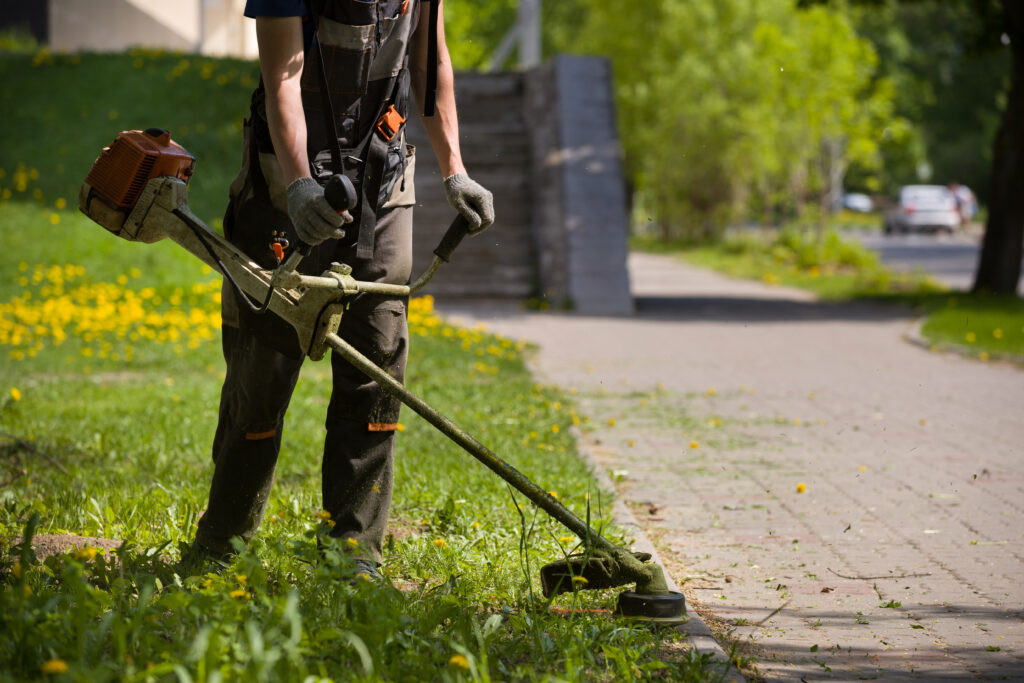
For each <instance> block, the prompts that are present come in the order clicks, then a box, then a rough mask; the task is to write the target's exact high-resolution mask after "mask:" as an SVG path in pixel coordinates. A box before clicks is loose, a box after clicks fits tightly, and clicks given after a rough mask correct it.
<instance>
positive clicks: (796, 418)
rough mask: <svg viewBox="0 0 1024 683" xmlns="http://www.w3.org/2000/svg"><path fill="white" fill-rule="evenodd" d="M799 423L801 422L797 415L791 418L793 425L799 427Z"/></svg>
mask: <svg viewBox="0 0 1024 683" xmlns="http://www.w3.org/2000/svg"><path fill="white" fill-rule="evenodd" d="M800 423H801V420H800V418H799V417H794V418H793V425H794V426H796V427H799V426H800Z"/></svg>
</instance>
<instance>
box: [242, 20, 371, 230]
mask: <svg viewBox="0 0 1024 683" xmlns="http://www.w3.org/2000/svg"><path fill="white" fill-rule="evenodd" d="M256 41H257V44H258V45H259V51H260V73H261V74H262V75H263V87H264V89H265V92H266V103H267V124H268V126H269V127H270V139H271V141H272V142H273V143H274V154H275V155H276V156H277V161H278V163H279V164H280V165H281V175H282V177H283V179H284V183H285V185H286V186H287V187H288V216H289V217H290V218H291V220H292V224H293V225H294V226H295V231H296V232H297V233H298V236H299V239H301V240H302V241H303V242H305V243H307V244H309V245H316V244H319V243H320V242H323V241H324V240H325V239H328V238H332V237H334V238H340V237H342V236H344V232H343V231H341V230H339V228H340V226H341V225H342V224H343V223H344V222H345V219H346V218H347V219H348V220H351V217H349V216H348V215H347V214H346V215H345V216H344V217H343V216H339V215H338V213H337V212H336V211H334V210H333V209H332V208H331V207H330V205H329V204H328V203H327V200H326V199H325V198H324V192H323V188H321V187H320V185H319V183H317V182H316V181H315V180H314V179H313V178H312V177H311V176H310V174H309V153H308V152H307V151H306V117H305V113H304V112H303V108H302V90H301V87H300V85H299V81H300V79H301V77H302V67H303V51H304V50H303V48H304V45H303V40H302V18H301V17H256Z"/></svg>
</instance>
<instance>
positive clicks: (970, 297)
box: [631, 229, 1024, 361]
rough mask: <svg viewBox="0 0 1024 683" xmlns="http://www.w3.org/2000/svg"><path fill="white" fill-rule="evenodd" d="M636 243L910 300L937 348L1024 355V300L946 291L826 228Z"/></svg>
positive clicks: (820, 286)
mask: <svg viewBox="0 0 1024 683" xmlns="http://www.w3.org/2000/svg"><path fill="white" fill-rule="evenodd" d="M631 246H632V247H633V248H635V249H639V250H644V251H652V252H657V253H668V254H674V255H677V256H679V257H680V258H684V259H685V260H686V261H688V262H690V263H693V264H696V265H699V266H704V267H707V268H711V269H714V270H717V271H720V272H723V273H726V274H727V275H731V276H733V277H740V278H747V279H754V280H760V281H762V282H764V283H766V284H769V285H784V286H789V287H798V288H801V289H806V290H809V291H811V292H814V293H815V294H817V295H818V296H820V297H822V298H823V299H827V300H833V301H843V300H850V299H857V298H870V299H874V300H880V301H889V302H892V303H894V304H899V305H904V306H911V307H913V308H915V309H917V310H919V311H920V312H921V315H922V316H923V317H925V321H924V323H923V325H922V327H921V334H922V335H923V336H924V337H925V338H926V339H927V340H928V341H929V342H931V343H932V344H933V345H934V346H936V347H937V348H955V349H957V350H959V351H961V352H965V353H967V354H968V355H973V356H976V357H978V358H980V359H982V360H989V359H994V358H1007V359H1011V360H1015V361H1019V360H1021V359H1022V358H1024V300H1022V299H1020V298H1019V297H1013V296H993V295H985V294H971V293H965V292H957V293H950V292H948V291H947V290H946V288H945V287H944V286H943V285H942V284H940V283H938V282H936V281H935V280H934V279H932V278H931V277H930V276H929V275H928V274H926V273H920V272H918V273H894V272H893V271H890V270H889V269H887V268H886V267H885V266H884V265H882V263H881V261H880V260H879V258H878V255H877V254H876V253H874V252H872V251H871V250H869V249H867V248H865V247H864V246H862V245H860V244H858V243H856V242H853V241H849V240H845V239H843V238H842V237H841V236H840V235H839V233H837V232H835V231H833V230H827V231H825V232H824V234H823V235H822V237H821V239H820V240H819V239H818V238H817V237H816V236H815V235H814V234H813V233H811V232H801V231H798V230H795V229H783V230H778V231H743V232H736V233H730V234H729V235H727V236H726V237H725V238H723V239H722V240H721V241H719V242H715V243H700V244H689V243H664V242H660V241H658V240H656V239H654V238H651V237H634V238H633V239H632V241H631Z"/></svg>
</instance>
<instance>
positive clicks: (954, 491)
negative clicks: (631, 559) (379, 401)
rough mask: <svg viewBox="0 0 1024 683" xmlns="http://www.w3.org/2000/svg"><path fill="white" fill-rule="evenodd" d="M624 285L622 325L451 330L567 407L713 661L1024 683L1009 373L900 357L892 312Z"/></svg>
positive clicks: (645, 265)
mask: <svg viewBox="0 0 1024 683" xmlns="http://www.w3.org/2000/svg"><path fill="white" fill-rule="evenodd" d="M630 271H631V275H632V278H633V291H634V294H635V296H636V297H637V303H638V313H637V314H636V315H635V316H633V317H629V318H596V317H585V316H580V315H571V314H551V313H547V314H544V313H524V312H518V311H495V310H488V311H485V310H473V309H459V308H454V307H448V308H442V312H444V313H446V314H449V315H452V316H453V317H456V318H461V319H462V320H465V321H472V322H484V323H485V324H487V326H488V328H489V329H490V330H492V331H494V332H498V333H500V334H503V335H506V336H509V337H514V338H519V339H525V340H529V341H532V342H535V343H536V344H538V345H539V351H538V353H537V354H536V356H535V358H534V359H533V367H534V370H535V371H536V373H537V374H538V376H539V378H540V379H541V381H545V382H550V383H553V384H558V385H561V386H563V387H566V388H575V389H577V390H578V391H579V395H578V398H579V402H580V410H581V412H582V413H583V414H586V415H588V416H590V418H591V420H590V422H589V423H588V424H587V425H585V426H586V427H587V428H586V430H585V438H586V441H587V443H586V444H585V447H587V448H588V449H589V450H590V452H591V453H593V454H594V455H595V456H596V457H597V458H598V460H599V461H600V462H601V464H602V465H603V466H604V467H605V468H607V470H608V471H609V472H611V473H613V475H614V478H615V479H616V480H617V486H618V488H619V490H620V492H621V493H622V495H623V496H624V498H625V499H626V501H627V502H628V503H629V505H630V507H631V509H632V510H633V512H634V514H635V515H636V516H637V517H638V518H639V520H640V522H641V524H642V525H643V526H644V529H645V531H646V533H647V535H648V536H649V537H651V538H652V539H653V540H654V542H655V544H656V545H657V546H658V548H659V549H660V550H661V552H662V557H663V559H664V560H665V561H666V562H667V563H668V565H669V567H670V570H671V572H672V574H673V578H674V579H675V581H676V582H677V583H678V584H680V585H682V586H683V587H684V590H685V592H686V593H687V597H688V600H689V602H690V606H691V608H694V607H696V608H697V609H698V610H700V612H701V614H702V615H703V616H704V617H705V619H706V621H708V622H709V623H710V624H711V625H712V628H713V629H715V630H717V631H718V632H719V633H720V635H721V634H723V633H725V634H729V635H728V638H729V640H728V641H723V645H724V646H725V648H726V649H727V650H728V649H729V643H730V642H737V643H740V644H741V647H742V654H743V656H744V657H747V658H749V659H750V660H751V661H752V662H753V664H754V666H755V667H756V669H757V670H758V672H760V673H761V674H762V675H763V676H765V677H766V678H768V679H770V680H793V681H798V680H808V681H810V680H823V679H832V680H840V679H843V680H850V679H871V678H878V679H882V680H893V679H899V680H902V679H906V680H940V679H968V680H970V679H978V680H985V679H1002V680H1024V588H1022V587H1021V585H1020V584H1021V578H1022V577H1024V420H1022V417H1024V416H1022V409H1024V372H1022V371H1021V370H1019V369H1016V368H1014V367H1011V366H1008V365H1000V364H983V363H981V362H978V361H975V360H970V359H965V358H961V357H959V356H956V355H951V354H935V353H929V352H927V351H925V350H922V349H921V348H919V347H916V346H912V345H910V344H907V343H905V342H904V341H903V340H902V339H901V336H902V335H903V334H904V333H905V332H906V331H907V330H908V329H909V328H910V327H911V325H912V323H913V320H912V319H911V318H910V317H908V314H907V312H905V311H902V310H898V309H893V308H888V307H878V306H875V305H871V304H859V303H858V304H844V305H840V304H828V303H820V302H817V301H815V300H814V298H813V297H812V296H811V295H809V294H807V293H804V292H800V291H796V290H788V289H785V288H780V287H768V286H764V285H761V284H759V283H751V282H741V281H736V280H731V279H727V278H724V277H722V276H719V275H716V274H713V273H710V272H707V271H702V270H698V269H694V268H691V267H689V266H685V265H682V264H680V263H678V262H676V261H674V260H672V259H670V258H667V257H659V256H652V255H641V254H634V255H633V256H631V259H630ZM801 491H802V492H801Z"/></svg>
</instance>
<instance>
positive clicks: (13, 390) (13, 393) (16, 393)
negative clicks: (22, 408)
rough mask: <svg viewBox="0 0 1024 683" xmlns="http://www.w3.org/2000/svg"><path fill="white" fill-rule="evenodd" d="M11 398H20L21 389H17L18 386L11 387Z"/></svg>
mask: <svg viewBox="0 0 1024 683" xmlns="http://www.w3.org/2000/svg"><path fill="white" fill-rule="evenodd" d="M11 399H12V400H14V401H20V400H21V391H19V390H18V387H11Z"/></svg>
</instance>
